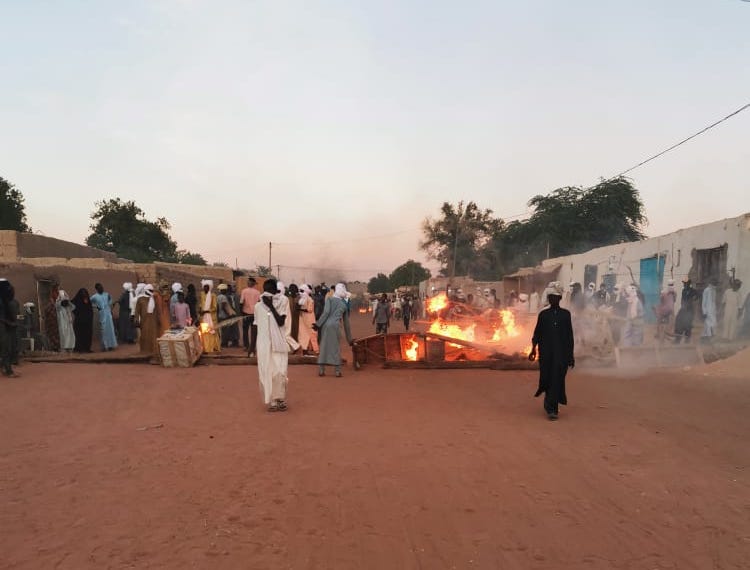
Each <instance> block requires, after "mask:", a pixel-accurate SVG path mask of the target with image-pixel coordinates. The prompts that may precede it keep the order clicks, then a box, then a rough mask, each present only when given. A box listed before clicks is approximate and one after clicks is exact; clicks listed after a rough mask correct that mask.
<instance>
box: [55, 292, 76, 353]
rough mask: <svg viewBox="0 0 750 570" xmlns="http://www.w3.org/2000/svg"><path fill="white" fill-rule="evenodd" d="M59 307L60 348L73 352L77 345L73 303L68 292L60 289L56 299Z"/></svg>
mask: <svg viewBox="0 0 750 570" xmlns="http://www.w3.org/2000/svg"><path fill="white" fill-rule="evenodd" d="M55 305H56V307H57V326H58V327H59V329H60V350H62V351H64V352H73V349H74V348H75V346H76V334H75V330H74V329H73V303H71V302H70V298H69V297H68V294H67V293H66V292H65V291H63V290H62V289H60V292H59V293H58V296H57V301H55Z"/></svg>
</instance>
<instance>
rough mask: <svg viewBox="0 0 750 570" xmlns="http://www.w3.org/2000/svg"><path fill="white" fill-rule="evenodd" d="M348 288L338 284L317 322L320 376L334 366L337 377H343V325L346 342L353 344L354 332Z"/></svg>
mask: <svg viewBox="0 0 750 570" xmlns="http://www.w3.org/2000/svg"><path fill="white" fill-rule="evenodd" d="M346 294H347V291H346V286H345V285H344V284H343V283H338V284H337V285H336V288H335V289H334V293H333V295H331V296H330V297H328V298H327V299H326V301H325V306H324V307H323V313H322V314H321V315H320V318H318V320H317V321H316V322H315V330H317V331H319V333H318V334H319V337H320V338H319V345H320V354H319V355H318V376H325V375H326V365H327V364H330V365H333V367H334V370H335V373H336V376H337V377H340V376H341V341H340V339H341V323H342V322H343V323H344V333H345V334H346V340H347V342H348V343H349V344H352V342H353V339H352V331H351V328H350V326H349V307H348V306H347V304H346Z"/></svg>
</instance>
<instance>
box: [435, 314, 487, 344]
mask: <svg viewBox="0 0 750 570" xmlns="http://www.w3.org/2000/svg"><path fill="white" fill-rule="evenodd" d="M476 327H477V325H476V323H472V324H470V325H469V326H468V327H461V326H460V325H457V324H453V323H446V322H445V321H441V320H440V319H438V320H437V321H433V322H432V324H431V325H430V330H429V332H431V333H433V334H439V335H442V336H448V337H451V338H457V339H460V340H468V341H469V342H473V341H474V330H475V329H476Z"/></svg>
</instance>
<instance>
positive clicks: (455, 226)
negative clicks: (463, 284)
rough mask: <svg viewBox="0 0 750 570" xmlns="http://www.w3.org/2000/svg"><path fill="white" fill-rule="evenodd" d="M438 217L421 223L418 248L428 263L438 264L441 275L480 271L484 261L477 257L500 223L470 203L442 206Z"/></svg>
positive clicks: (497, 229)
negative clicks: (428, 260) (431, 260)
mask: <svg viewBox="0 0 750 570" xmlns="http://www.w3.org/2000/svg"><path fill="white" fill-rule="evenodd" d="M440 213H441V215H440V217H439V218H437V219H435V220H433V219H431V218H427V219H425V220H424V222H422V233H423V235H424V239H423V240H422V241H421V242H420V244H419V247H420V248H421V249H422V250H423V251H425V252H426V253H427V256H428V257H429V258H430V259H434V260H435V261H437V262H439V263H440V273H441V274H442V275H449V276H453V275H472V276H474V275H476V274H477V273H479V272H481V271H483V270H484V269H485V268H484V265H485V264H486V263H485V261H486V259H485V258H484V256H482V255H481V252H482V250H483V249H484V248H485V246H486V245H487V243H489V242H490V241H491V240H492V239H493V237H494V236H495V235H497V233H498V232H500V231H501V230H502V228H503V221H502V220H501V219H498V218H495V217H494V216H493V215H492V210H489V209H485V210H482V209H480V208H479V206H477V205H476V203H474V202H468V203H466V204H464V202H463V201H460V202H459V203H458V204H457V205H455V206H454V205H453V204H450V203H448V202H443V205H442V207H441V208H440Z"/></svg>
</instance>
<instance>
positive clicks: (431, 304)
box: [427, 293, 448, 313]
mask: <svg viewBox="0 0 750 570" xmlns="http://www.w3.org/2000/svg"><path fill="white" fill-rule="evenodd" d="M447 306H448V296H447V295H446V294H445V293H440V294H439V295H435V296H434V297H431V298H430V299H427V312H428V313H437V312H439V311H442V310H443V309H445V308H446V307H447Z"/></svg>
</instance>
